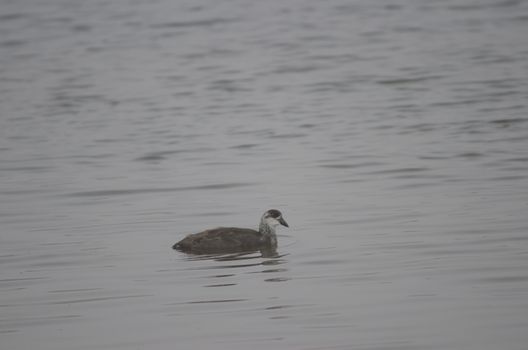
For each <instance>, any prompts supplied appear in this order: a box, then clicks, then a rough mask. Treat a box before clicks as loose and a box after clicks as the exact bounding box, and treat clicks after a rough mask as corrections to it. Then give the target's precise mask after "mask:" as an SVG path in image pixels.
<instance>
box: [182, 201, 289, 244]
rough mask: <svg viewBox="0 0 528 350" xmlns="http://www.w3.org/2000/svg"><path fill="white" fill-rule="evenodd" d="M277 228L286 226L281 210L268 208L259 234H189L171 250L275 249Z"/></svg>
mask: <svg viewBox="0 0 528 350" xmlns="http://www.w3.org/2000/svg"><path fill="white" fill-rule="evenodd" d="M278 225H283V226H286V227H289V226H288V224H287V223H286V220H284V218H283V217H282V214H281V212H280V211H278V210H276V209H270V210H268V211H266V212H265V213H264V215H262V218H261V219H260V224H259V229H258V231H255V230H252V229H249V228H238V227H218V228H213V229H210V230H205V231H203V232H199V233H194V234H191V235H188V236H187V237H185V238H184V239H182V240H181V241H179V242H178V243H176V244H174V245H173V246H172V248H173V249H177V250H180V251H183V252H187V253H195V254H211V253H223V252H240V251H249V250H258V249H261V248H266V247H276V246H277V235H276V234H275V227H276V226H278Z"/></svg>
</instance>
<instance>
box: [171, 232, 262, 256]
mask: <svg viewBox="0 0 528 350" xmlns="http://www.w3.org/2000/svg"><path fill="white" fill-rule="evenodd" d="M269 243H270V242H269V240H266V238H265V237H264V236H263V235H262V234H261V233H259V232H258V231H255V230H251V229H247V228H238V227H218V228H214V229H211V230H206V231H203V232H199V233H195V234H191V235H188V236H187V237H185V238H184V239H182V240H181V241H179V242H178V243H176V244H175V245H174V246H173V248H174V249H178V250H181V251H184V252H192V253H204V254H207V253H221V252H237V251H244V250H252V249H255V250H256V249H259V248H261V247H263V246H265V245H266V244H269Z"/></svg>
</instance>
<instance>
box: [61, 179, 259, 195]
mask: <svg viewBox="0 0 528 350" xmlns="http://www.w3.org/2000/svg"><path fill="white" fill-rule="evenodd" d="M252 185H254V184H253V183H241V182H239V183H223V184H210V185H201V186H187V187H164V188H131V189H119V190H97V191H84V192H73V193H69V194H67V196H69V197H103V196H120V195H133V194H143V193H159V192H179V191H200V190H205V191H209V190H226V189H232V188H241V187H247V186H252Z"/></svg>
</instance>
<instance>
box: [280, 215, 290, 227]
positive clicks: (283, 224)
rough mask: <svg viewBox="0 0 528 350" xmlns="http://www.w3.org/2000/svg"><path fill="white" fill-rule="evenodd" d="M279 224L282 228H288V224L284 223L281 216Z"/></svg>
mask: <svg viewBox="0 0 528 350" xmlns="http://www.w3.org/2000/svg"><path fill="white" fill-rule="evenodd" d="M279 223H280V224H281V225H282V226H286V227H290V226H288V223H287V222H286V220H284V219H283V218H282V216H281V217H280V219H279Z"/></svg>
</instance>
